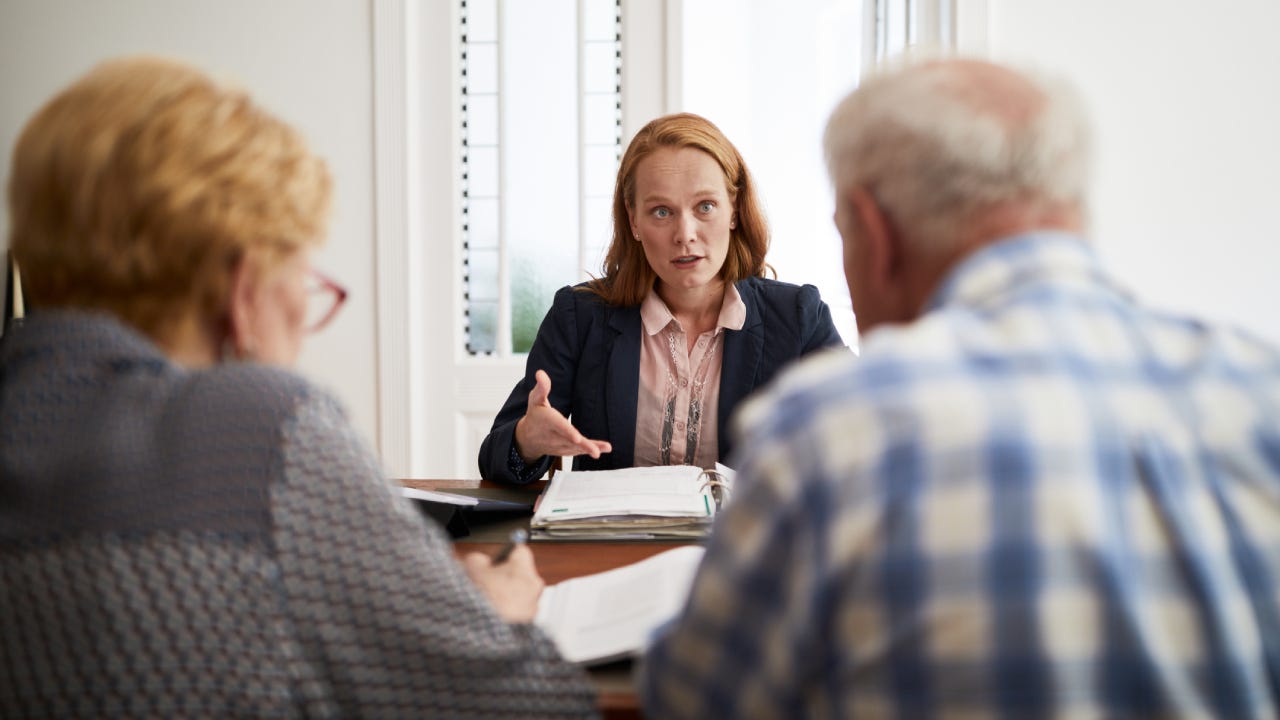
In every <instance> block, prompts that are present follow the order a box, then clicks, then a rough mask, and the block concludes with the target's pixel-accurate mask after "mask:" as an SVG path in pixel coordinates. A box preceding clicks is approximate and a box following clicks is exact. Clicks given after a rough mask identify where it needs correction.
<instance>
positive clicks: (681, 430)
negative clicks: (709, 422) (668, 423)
mask: <svg viewBox="0 0 1280 720" xmlns="http://www.w3.org/2000/svg"><path fill="white" fill-rule="evenodd" d="M676 430H679V431H680V432H684V423H682V422H676Z"/></svg>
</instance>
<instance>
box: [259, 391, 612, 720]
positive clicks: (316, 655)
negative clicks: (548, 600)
mask: <svg viewBox="0 0 1280 720" xmlns="http://www.w3.org/2000/svg"><path fill="white" fill-rule="evenodd" d="M283 439H284V443H283V448H284V451H283V452H284V454H283V458H282V460H283V473H282V475H283V479H282V480H281V481H280V482H277V483H274V486H273V488H272V490H271V508H272V525H273V529H272V535H273V544H274V547H275V553H276V556H277V558H278V563H279V569H280V570H279V572H280V577H279V583H280V587H281V597H280V598H279V600H280V603H281V606H282V607H286V608H289V612H290V614H291V616H292V618H291V619H292V621H293V622H294V624H295V626H296V632H297V633H298V636H299V638H300V640H301V646H302V648H303V649H304V652H305V653H306V654H307V657H308V659H310V660H312V661H313V662H314V663H315V666H316V668H317V670H318V672H319V673H320V675H321V680H322V681H323V682H325V683H326V684H328V685H329V686H330V687H331V688H332V690H333V693H332V697H333V699H334V700H335V701H336V703H337V705H338V708H336V710H337V712H336V714H337V715H339V716H342V717H376V716H397V715H405V714H421V715H425V716H428V717H433V716H437V715H439V716H449V717H459V718H461V717H469V718H470V717H474V718H487V717H517V716H518V717H529V718H533V717H542V718H550V717H560V718H563V717H591V716H593V715H594V714H595V702H594V690H593V689H592V687H591V685H590V682H589V680H588V679H587V678H586V676H585V675H584V674H583V673H582V672H581V671H580V670H578V669H577V668H576V667H574V666H572V665H570V664H569V663H567V662H565V661H564V660H562V659H561V658H560V657H559V655H558V653H557V652H556V650H555V647H554V645H553V644H552V643H551V641H550V639H549V638H548V637H547V636H546V635H545V634H544V633H543V632H542V631H541V630H539V629H538V628H537V627H535V626H533V625H525V624H510V623H507V622H505V621H504V620H503V619H502V618H501V617H499V616H498V615H497V613H496V612H495V611H494V609H493V606H492V605H491V604H490V603H489V601H488V599H487V598H486V597H485V596H484V595H483V594H482V593H481V592H480V591H479V589H478V588H477V587H476V586H475V585H474V584H473V583H472V582H471V581H470V579H469V578H468V577H467V576H466V573H465V571H464V570H463V568H462V566H461V564H460V563H459V562H458V561H457V559H456V558H455V556H454V550H453V547H452V545H451V543H450V541H449V539H448V538H447V537H446V536H445V534H444V532H443V531H442V530H441V529H440V527H439V526H438V525H436V524H435V523H433V522H428V521H426V520H425V519H424V518H423V517H422V516H421V514H420V513H419V512H418V511H417V510H416V509H415V508H413V507H412V506H411V505H410V504H409V503H408V502H407V501H405V500H404V499H403V498H401V497H399V496H398V493H397V492H396V491H395V487H394V486H393V484H392V483H391V482H390V481H388V480H387V479H386V478H385V476H384V475H383V474H382V471H381V468H380V467H379V465H378V461H377V458H376V457H375V456H374V455H373V453H372V451H371V450H369V449H368V448H367V447H366V446H365V445H364V443H363V442H362V441H361V440H360V439H359V438H358V436H356V434H355V433H354V431H353V430H352V429H351V427H350V425H349V423H347V422H346V421H345V419H344V418H343V417H342V415H341V413H340V411H339V410H338V409H337V406H336V404H335V403H334V402H333V401H332V400H328V399H327V398H313V399H312V400H311V401H309V402H306V403H304V404H303V405H302V406H301V407H300V408H299V411H298V413H297V415H296V416H295V418H294V419H293V421H292V422H291V423H289V424H288V427H287V428H286V430H285V432H284V438H283Z"/></svg>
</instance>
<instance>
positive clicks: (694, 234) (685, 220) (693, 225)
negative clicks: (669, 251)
mask: <svg viewBox="0 0 1280 720" xmlns="http://www.w3.org/2000/svg"><path fill="white" fill-rule="evenodd" d="M697 238H698V228H697V222H695V220H694V219H693V218H692V217H690V216H689V215H687V214H684V215H680V216H679V217H678V218H676V234H675V238H674V239H675V241H676V242H678V243H687V242H693V241H694V240H696V239H697Z"/></svg>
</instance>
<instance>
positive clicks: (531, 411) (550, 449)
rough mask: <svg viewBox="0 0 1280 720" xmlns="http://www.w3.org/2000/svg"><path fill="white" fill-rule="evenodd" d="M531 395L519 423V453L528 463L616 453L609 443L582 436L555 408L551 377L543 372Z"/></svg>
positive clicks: (517, 446)
mask: <svg viewBox="0 0 1280 720" xmlns="http://www.w3.org/2000/svg"><path fill="white" fill-rule="evenodd" d="M534 380H535V384H534V386H533V390H531V391H530V392H529V407H528V409H526V410H525V412H524V417H522V418H520V422H518V423H516V451H517V452H519V453H520V457H522V458H524V461H525V462H528V463H532V462H537V460H538V458H541V457H542V456H543V455H590V456H591V457H593V458H598V457H600V454H601V453H607V452H612V451H613V446H612V445H610V444H609V442H608V441H607V440H591V439H588V438H585V437H583V436H582V433H580V432H578V429H577V428H575V427H574V426H573V423H571V422H569V419H568V418H566V417H565V416H564V415H561V414H560V411H559V410H556V409H555V408H553V407H551V403H550V402H549V401H548V400H547V398H548V397H549V396H550V395H551V377H550V376H548V375H547V373H546V372H544V371H542V370H539V371H538V372H537V373H536V374H535V375H534Z"/></svg>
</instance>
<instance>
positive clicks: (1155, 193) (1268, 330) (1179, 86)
mask: <svg viewBox="0 0 1280 720" xmlns="http://www.w3.org/2000/svg"><path fill="white" fill-rule="evenodd" d="M530 1H532V0H530ZM375 2H377V0H111V2H100V1H99V0H0V168H2V170H0V172H2V173H3V174H4V175H5V176H6V179H7V174H8V166H9V160H10V153H11V150H12V145H13V142H14V139H15V138H16V136H17V133H18V131H19V129H20V127H21V125H22V123H23V122H25V120H26V119H27V118H28V117H29V116H30V115H31V114H32V112H34V111H35V109H36V108H37V107H38V105H39V104H40V103H41V102H42V101H43V100H45V99H46V98H47V97H49V96H50V95H51V94H52V93H53V92H55V91H56V90H57V89H59V88H60V87H62V86H63V85H65V84H66V83H67V82H69V81H70V80H72V79H73V78H75V77H76V76H78V75H79V74H81V73H83V72H84V71H85V70H87V69H88V68H89V67H90V66H92V65H93V64H94V63H95V62H97V61H99V60H101V59H103V58H106V57H109V56H114V55H118V54H123V53H136V52H153V53H163V54H167V55H174V56H177V57H181V58H185V59H187V60H189V61H191V62H194V63H196V64H198V65H200V66H202V67H205V68H207V69H210V70H212V71H214V72H215V73H217V74H220V75H222V76H228V77H230V78H232V79H234V80H236V81H237V82H239V83H240V84H242V85H244V86H246V87H247V88H248V89H249V90H250V91H251V92H252V93H253V94H254V95H255V97H257V98H258V100H259V101H260V102H262V103H263V104H264V105H266V106H267V107H269V108H271V109H272V110H273V111H275V112H276V113H277V114H279V115H280V116H282V117H283V118H284V119H285V120H287V121H289V122H291V123H293V124H294V125H296V126H297V127H299V128H300V129H301V130H302V132H303V133H305V134H306V136H307V137H308V139H309V140H310V141H311V142H312V144H313V146H314V147H315V149H316V150H317V151H318V152H319V153H320V154H321V155H323V156H325V157H326V158H327V159H328V160H329V162H330V165H331V168H332V170H333V173H334V176H335V178H336V182H337V193H336V197H335V207H334V218H333V225H332V233H331V236H330V241H329V245H328V247H327V248H326V249H325V250H324V251H323V252H322V253H321V254H320V256H319V258H318V263H319V264H320V265H321V266H322V267H323V268H324V269H326V270H327V271H329V272H330V273H331V274H333V275H335V276H336V277H337V278H339V279H340V280H341V281H342V282H343V283H344V284H346V285H347V286H348V287H349V288H350V289H351V291H352V293H351V299H350V303H349V306H348V307H347V308H346V309H345V310H344V311H343V312H342V314H341V315H340V316H339V317H338V319H337V321H336V322H335V324H334V325H333V326H332V327H331V328H329V329H327V330H325V332H324V333H322V334H320V335H318V336H315V337H313V338H311V340H310V342H309V344H308V346H307V349H306V351H305V352H304V355H303V358H302V363H301V369H302V371H303V372H304V373H306V374H308V375H310V376H311V377H312V378H314V379H315V380H317V381H319V382H320V383H322V384H324V385H326V386H328V387H331V388H333V389H334V390H335V391H336V392H337V393H338V394H339V396H340V397H341V398H342V400H343V401H344V402H345V404H346V405H347V406H348V408H349V409H350V410H351V412H352V416H353V419H354V420H355V422H356V424H357V425H358V426H359V427H360V429H361V431H362V432H363V433H365V435H366V436H367V437H369V438H370V439H371V441H375V442H376V439H377V437H378V435H377V432H378V429H379V428H378V422H379V421H378V418H379V416H380V413H379V409H380V408H379V405H378V403H379V376H378V372H379V370H378V367H379V366H378V355H377V334H376V323H375V319H376V314H375V313H376V312H377V303H376V301H375V298H376V290H377V288H376V287H375V281H374V274H375V273H374V260H375V251H374V246H373V237H374V233H375V230H376V229H377V228H376V227H375V220H374V203H373V200H374V192H375V187H374V181H373V164H374V142H373V124H372V123H373V118H372V113H373V87H374V82H373V80H374V79H373V61H372V52H373V48H372V24H371V23H372V20H371V16H372V6H373V3H375ZM442 3H443V0H433V2H431V3H423V5H422V7H423V8H430V11H428V10H426V9H424V10H423V11H422V12H423V13H424V19H423V22H424V23H429V22H430V18H426V17H425V14H429V12H441V10H440V8H443V7H445V5H444V4H442ZM974 6H976V7H980V8H982V9H983V10H984V11H985V15H986V19H987V21H988V25H987V28H986V36H987V40H986V43H985V44H986V45H987V47H988V48H989V49H990V52H991V53H992V55H993V56H995V57H997V58H1002V59H1013V60H1020V61H1026V62H1029V63H1031V64H1034V65H1038V66H1041V67H1043V68H1045V69H1048V70H1054V71H1058V72H1061V73H1063V74H1065V75H1066V76H1068V77H1069V78H1071V79H1072V80H1074V81H1075V83H1076V84H1077V85H1078V86H1080V88H1081V89H1082V91H1083V92H1084V95H1085V97H1086V100H1087V101H1088V102H1089V103H1090V105H1091V110H1092V114H1093V116H1094V118H1095V121H1096V125H1097V127H1098V128H1099V135H1100V147H1099V156H1100V162H1099V166H1098V173H1097V184H1096V187H1097V193H1096V212H1095V223H1094V225H1095V228H1096V233H1095V236H1096V238H1097V242H1098V245H1099V246H1100V247H1101V250H1102V253H1103V255H1104V258H1105V260H1106V261H1107V262H1108V264H1109V265H1110V266H1111V267H1113V268H1114V269H1115V270H1116V271H1117V272H1118V273H1119V274H1120V275H1121V276H1123V277H1124V278H1126V279H1127V280H1128V281H1129V282H1130V283H1131V284H1132V286H1133V288H1134V289H1135V290H1136V291H1137V293H1138V294H1139V295H1140V296H1141V297H1142V298H1144V299H1145V300H1147V301H1149V302H1150V303H1151V304H1153V305H1158V306H1164V307H1169V308H1175V309H1185V310H1190V311H1193V312H1196V313H1198V314H1203V315H1207V316H1210V317H1214V318H1221V319H1226V320H1230V321H1232V322H1236V323H1239V324H1242V325H1244V326H1246V327H1248V328H1251V329H1253V330H1254V331H1256V332H1258V333H1260V334H1262V335H1264V336H1267V337H1269V338H1270V339H1272V340H1274V341H1277V342H1280V313H1277V312H1275V311H1274V310H1273V308H1275V307H1278V306H1280V302H1278V301H1280V290H1277V286H1280V271H1278V270H1277V268H1280V215H1277V214H1276V212H1275V210H1276V208H1277V207H1280V201H1278V200H1280V133H1276V132H1275V130H1274V129H1275V128H1277V127H1280V82H1277V81H1276V80H1275V79H1274V77H1273V75H1274V73H1275V69H1276V68H1280V43H1274V42H1273V41H1272V39H1271V37H1270V36H1271V34H1272V33H1273V32H1274V30H1275V29H1276V28H1280V3H1276V2H1274V0H1230V1H1229V2H1223V3H1217V4H1208V3H1191V2H1167V1H1165V0H1123V1H1122V2H1116V1H1114V0H1077V1H1074V2H1064V1H1063V0H985V2H983V1H981V0H962V2H961V7H962V9H963V8H965V7H974ZM415 7H416V6H415ZM660 10H661V4H660V3H657V2H656V0H631V1H630V2H628V3H627V14H628V18H629V22H630V23H632V24H631V27H633V28H634V27H638V26H639V25H644V24H645V23H648V24H657V25H662V24H664V23H666V24H667V25H668V27H669V25H670V24H669V22H668V20H669V19H664V18H665V16H663V15H662V13H661V12H659V11H660ZM433 17H434V16H433ZM962 19H963V18H962ZM778 27H786V24H785V23H782V24H779V25H778ZM432 42H433V44H436V43H437V42H438V38H436V39H433V40H432ZM651 45H652V47H650V45H644V46H643V47H640V46H637V45H636V44H635V43H633V44H632V50H631V52H635V51H636V50H637V49H640V50H643V51H645V52H650V51H652V52H651V54H656V53H658V51H659V44H657V43H652V44H651ZM442 52H443V51H442ZM660 60H661V58H658V59H652V60H650V61H644V62H638V63H636V64H634V65H631V66H629V67H628V68H627V69H626V70H624V74H625V79H626V82H625V83H624V84H625V85H626V86H627V87H629V88H632V90H633V91H634V89H635V88H636V87H638V86H644V87H646V88H648V85H652V88H651V89H649V90H646V92H647V93H648V95H646V96H645V97H648V96H649V95H652V96H653V97H655V98H661V97H664V95H663V93H664V92H665V91H664V90H663V88H664V87H665V85H664V82H663V81H664V80H665V76H666V74H667V73H668V70H669V69H668V68H667V66H666V63H664V62H661V61H660ZM646 83H648V85H646ZM686 89H688V88H686ZM428 90H430V88H428ZM437 90H438V88H437V89H436V90H431V92H433V93H434V94H436V95H439V94H444V93H442V92H438V91H437ZM424 92H427V90H424ZM667 101H668V102H672V98H667ZM657 104H658V103H657V102H656V101H655V102H651V103H650V104H649V105H650V106H656V105H657ZM423 107H424V108H428V109H429V111H430V112H436V113H441V114H444V115H445V117H442V118H441V117H433V118H430V120H432V121H433V122H435V123H436V124H437V125H438V124H439V123H446V124H447V123H449V122H451V115H450V114H451V113H453V112H454V110H455V107H454V105H453V104H452V103H450V102H448V101H445V100H443V99H441V100H439V101H436V102H424V103H423ZM651 114H653V113H645V115H651ZM647 119H648V117H643V118H637V117H634V107H633V108H630V109H629V110H628V114H627V116H626V121H627V127H628V130H627V132H628V137H629V133H631V132H634V130H635V129H636V128H637V127H639V125H640V124H642V123H643V121H645V120H647ZM726 124H728V123H726ZM812 142H815V143H816V142H817V138H813V139H812ZM440 154H441V155H443V154H444V153H440ZM433 157H434V156H433ZM442 187H443V186H442ZM427 200H430V198H427ZM410 201H412V200H411V199H410ZM439 214H440V213H434V214H433V216H432V217H425V218H423V222H424V223H425V224H426V226H425V227H423V228H422V233H423V236H424V237H426V238H428V240H427V247H426V248H425V249H424V252H425V253H427V254H428V255H429V256H431V257H434V258H437V259H438V258H439V257H440V255H444V256H446V257H448V256H449V255H448V254H447V253H441V254H439V255H437V254H436V253H439V250H440V248H441V247H442V245H441V244H442V243H448V242H451V239H452V235H451V233H452V223H451V221H450V219H449V218H441V217H437V216H438V215H439ZM7 226H8V224H7V210H5V209H4V208H3V207H0V228H4V232H5V234H6V236H7ZM6 243H7V239H4V240H0V245H4V244H6ZM388 301H390V298H388ZM434 307H436V308H438V307H439V305H438V303H437V304H435V305H434ZM431 310H432V307H428V308H426V309H425V311H426V312H430V311H431ZM440 326H441V327H445V326H449V324H448V323H443V324H440ZM433 327H434V326H433ZM430 351H431V352H433V353H436V354H440V353H445V354H451V353H452V352H453V349H452V343H449V342H432V343H431V344H430ZM449 357H450V358H451V357H452V355H450V356H449ZM427 365H430V363H427ZM384 381H385V379H384ZM445 390H447V388H442V387H441V386H440V384H439V383H435V382H434V381H433V384H431V385H430V386H429V387H426V388H425V393H426V404H427V408H426V411H427V412H428V413H436V414H440V413H439V412H438V411H437V409H436V408H433V407H430V406H431V400H432V398H435V397H438V396H439V393H441V392H444V391H445ZM386 402H405V401H404V400H403V399H401V400H397V399H396V398H395V397H394V396H390V397H389V399H387V400H386ZM387 409H388V408H383V410H387ZM495 410H496V408H495ZM445 415H446V416H442V417H440V418H435V417H434V415H433V416H432V417H433V418H434V419H430V421H429V422H426V423H425V427H427V428H428V429H432V432H436V433H437V434H439V433H440V432H447V430H446V429H445V428H447V427H449V426H451V425H452V424H454V423H455V419H454V418H453V417H452V416H451V415H448V414H447V413H446V414H445ZM383 416H384V417H385V416H387V414H383ZM390 416H392V417H394V416H395V413H390ZM387 430H388V431H389V432H393V433H394V432H395V429H394V428H388V429H387ZM406 439H407V440H410V441H412V442H415V443H416V442H422V438H406Z"/></svg>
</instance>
